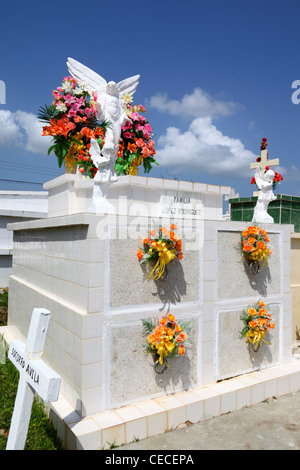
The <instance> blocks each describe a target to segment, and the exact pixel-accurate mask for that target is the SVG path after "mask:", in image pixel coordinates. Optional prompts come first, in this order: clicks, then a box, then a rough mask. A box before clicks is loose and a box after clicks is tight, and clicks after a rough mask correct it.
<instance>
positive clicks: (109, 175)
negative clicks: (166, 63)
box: [67, 57, 140, 182]
mask: <svg viewBox="0 0 300 470" xmlns="http://www.w3.org/2000/svg"><path fill="white" fill-rule="evenodd" d="M67 67H68V70H69V73H70V75H71V76H72V77H74V78H76V79H77V80H79V81H80V82H83V83H84V84H85V88H86V89H87V91H88V92H89V93H90V94H92V92H97V103H96V109H97V114H96V117H97V119H98V120H102V121H104V120H105V121H109V123H110V126H109V127H108V128H107V131H106V134H105V144H104V146H103V148H102V151H100V147H99V146H98V144H97V143H96V141H95V142H94V143H93V145H91V152H90V154H91V158H92V160H93V163H94V165H95V166H96V167H97V168H98V169H99V170H100V171H98V172H97V174H96V177H95V181H100V182H107V181H116V180H117V175H116V173H115V171H114V165H115V161H116V158H117V151H118V148H119V141H120V136H121V128H122V126H123V125H124V124H125V123H126V121H128V120H129V118H128V117H127V115H126V113H125V110H124V108H123V103H122V96H123V95H124V94H130V95H133V94H134V93H135V91H136V89H137V86H138V84H139V78H140V76H139V75H134V76H133V77H129V78H126V79H125V80H122V81H121V82H119V83H116V82H113V81H110V82H108V83H107V81H106V80H105V79H104V78H103V77H101V76H100V75H98V74H97V73H96V72H94V71H93V70H91V69H89V68H88V67H86V66H85V65H83V64H81V63H80V62H77V60H74V59H71V58H70V57H69V58H68V61H67Z"/></svg>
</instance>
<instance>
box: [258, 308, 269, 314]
mask: <svg viewBox="0 0 300 470" xmlns="http://www.w3.org/2000/svg"><path fill="white" fill-rule="evenodd" d="M266 313H267V309H266V308H261V309H260V311H259V312H258V315H266Z"/></svg>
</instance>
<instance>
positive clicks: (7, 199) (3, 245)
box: [0, 191, 48, 288]
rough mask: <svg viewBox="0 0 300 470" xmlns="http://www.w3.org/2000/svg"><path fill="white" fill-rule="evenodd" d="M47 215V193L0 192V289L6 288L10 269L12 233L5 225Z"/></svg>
mask: <svg viewBox="0 0 300 470" xmlns="http://www.w3.org/2000/svg"><path fill="white" fill-rule="evenodd" d="M47 215H48V192H47V191H0V288H1V287H7V286H8V278H9V276H10V274H11V269H12V249H13V233H12V232H9V231H8V230H7V228H6V227H7V224H9V223H12V222H21V221H22V220H29V219H36V218H38V219H39V218H44V217H47Z"/></svg>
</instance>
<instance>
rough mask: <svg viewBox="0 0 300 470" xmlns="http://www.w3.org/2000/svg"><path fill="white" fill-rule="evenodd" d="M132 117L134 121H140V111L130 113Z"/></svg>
mask: <svg viewBox="0 0 300 470" xmlns="http://www.w3.org/2000/svg"><path fill="white" fill-rule="evenodd" d="M129 117H130V119H132V120H133V121H138V120H139V118H140V115H139V114H138V113H131V114H130V116H129Z"/></svg>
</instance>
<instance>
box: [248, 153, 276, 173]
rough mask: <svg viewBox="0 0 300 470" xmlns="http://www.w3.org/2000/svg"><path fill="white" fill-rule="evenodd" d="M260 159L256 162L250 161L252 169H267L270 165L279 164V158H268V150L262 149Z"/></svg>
mask: <svg viewBox="0 0 300 470" xmlns="http://www.w3.org/2000/svg"><path fill="white" fill-rule="evenodd" d="M259 159H260V160H259ZM258 160H259V161H256V162H255V163H250V170H255V169H256V168H260V169H261V170H265V169H266V168H267V167H269V166H275V165H279V158H274V159H273V160H268V150H261V152H260V157H258Z"/></svg>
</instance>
